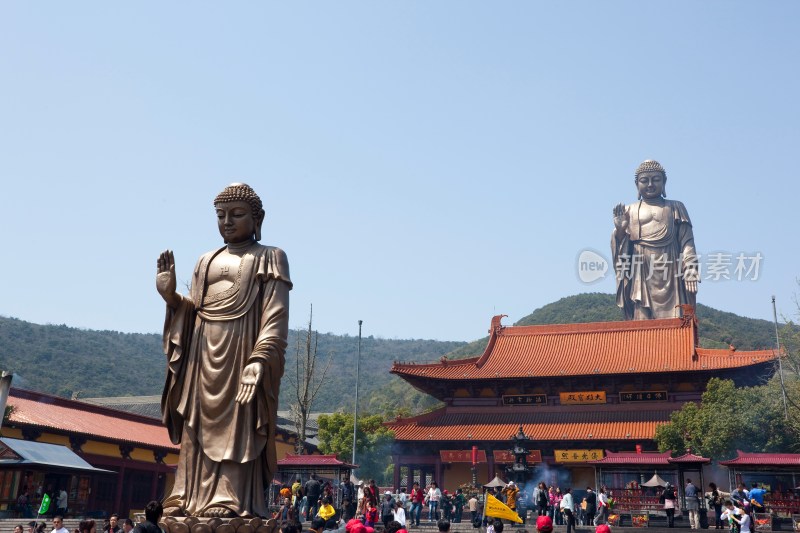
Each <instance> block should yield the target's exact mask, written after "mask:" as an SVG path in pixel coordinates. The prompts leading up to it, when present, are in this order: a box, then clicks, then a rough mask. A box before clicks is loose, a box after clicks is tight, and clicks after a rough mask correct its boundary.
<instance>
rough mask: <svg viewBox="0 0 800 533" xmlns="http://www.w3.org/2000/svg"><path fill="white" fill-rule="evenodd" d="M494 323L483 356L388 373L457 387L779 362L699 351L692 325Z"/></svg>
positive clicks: (755, 354)
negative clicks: (497, 381) (456, 383)
mask: <svg viewBox="0 0 800 533" xmlns="http://www.w3.org/2000/svg"><path fill="white" fill-rule="evenodd" d="M492 324H493V326H494V327H493V329H492V330H491V336H490V338H489V343H488V345H487V347H486V350H485V351H484V353H483V355H481V356H480V357H473V358H470V359H461V360H455V361H448V360H447V359H442V360H441V361H440V362H437V363H426V364H419V363H400V362H395V363H394V365H392V369H391V371H392V372H393V373H395V374H398V375H400V376H409V377H416V378H427V379H443V380H452V381H456V380H476V379H492V378H526V377H559V376H579V375H607V374H630V373H636V374H641V373H652V372H685V371H698V370H722V369H735V368H741V367H747V366H751V365H754V364H759V363H765V362H768V361H771V360H773V359H774V358H775V352H774V350H758V351H735V350H717V349H709V348H699V347H698V348H696V347H695V341H694V339H695V334H696V326H695V325H694V323H693V321H692V320H691V319H689V320H685V319H681V318H672V319H662V320H630V321H622V322H590V323H584V324H555V325H545V326H501V325H500V321H499V319H498V317H495V319H493V321H492Z"/></svg>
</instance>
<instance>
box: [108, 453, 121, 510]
mask: <svg viewBox="0 0 800 533" xmlns="http://www.w3.org/2000/svg"><path fill="white" fill-rule="evenodd" d="M124 487H125V462H124V461H123V463H122V464H121V465H120V466H119V474H117V491H116V494H115V495H114V509H112V510H111V512H110V513H109V514H111V513H119V512H120V505H122V489H123V488H124Z"/></svg>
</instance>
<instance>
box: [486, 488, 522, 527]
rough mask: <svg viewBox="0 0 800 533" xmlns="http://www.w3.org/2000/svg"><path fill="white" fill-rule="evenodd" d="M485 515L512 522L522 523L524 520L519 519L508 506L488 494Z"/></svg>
mask: <svg viewBox="0 0 800 533" xmlns="http://www.w3.org/2000/svg"><path fill="white" fill-rule="evenodd" d="M485 509H486V511H485V513H484V514H485V515H486V516H492V517H494V518H505V519H506V520H511V521H512V522H520V523H521V522H522V519H521V518H520V517H519V515H518V514H517V513H515V512H514V511H512V510H511V509H510V508H509V507H508V506H507V505H506V504H504V503H503V502H501V501H500V500H498V499H497V498H495V497H494V496H492V495H491V494H489V493H487V494H486V506H485Z"/></svg>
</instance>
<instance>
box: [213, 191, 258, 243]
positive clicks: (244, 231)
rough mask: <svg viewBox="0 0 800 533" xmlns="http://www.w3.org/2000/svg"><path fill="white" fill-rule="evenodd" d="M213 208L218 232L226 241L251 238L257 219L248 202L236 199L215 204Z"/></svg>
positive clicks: (243, 240) (231, 241)
mask: <svg viewBox="0 0 800 533" xmlns="http://www.w3.org/2000/svg"><path fill="white" fill-rule="evenodd" d="M215 208H216V210H217V226H218V227H219V234H220V235H222V238H223V239H225V242H226V243H233V244H236V243H240V242H246V241H249V240H251V239H252V238H253V235H254V234H255V232H256V223H257V221H256V219H255V217H254V216H253V208H252V207H251V206H250V204H249V203H247V202H245V201H241V200H237V201H235V202H225V203H220V204H217V205H216V206H215Z"/></svg>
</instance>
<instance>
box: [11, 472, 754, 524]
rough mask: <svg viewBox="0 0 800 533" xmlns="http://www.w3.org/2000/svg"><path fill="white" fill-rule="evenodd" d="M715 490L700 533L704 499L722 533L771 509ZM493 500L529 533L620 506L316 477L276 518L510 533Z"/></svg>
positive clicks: (694, 493)
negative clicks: (494, 512)
mask: <svg viewBox="0 0 800 533" xmlns="http://www.w3.org/2000/svg"><path fill="white" fill-rule="evenodd" d="M708 488H709V490H708V491H707V492H706V493H704V494H703V493H701V491H700V490H699V489H698V488H697V487H696V486H695V485H694V484H693V483H692V481H691V479H687V480H686V485H685V487H684V491H683V501H684V502H685V506H686V509H685V510H686V511H688V516H689V524H690V527H691V528H692V529H700V528H701V527H704V525H701V519H700V517H701V509H702V508H703V507H704V506H701V501H702V500H703V499H705V501H706V503H707V508H708V509H713V511H714V515H715V524H714V528H715V529H730V531H731V533H751V532H752V531H753V530H754V527H753V523H754V518H753V513H765V512H767V511H768V509H767V504H766V501H765V498H764V496H765V495H766V493H767V492H768V491H767V490H766V489H764V488H763V487H759V486H758V484H756V483H753V486H752V488H750V489H749V490H748V489H747V488H746V487H745V485H744V484H743V483H739V484H738V486H737V487H736V489H734V490H733V491H732V492H730V493H728V492H723V491H722V490H720V489H719V488H718V487H717V485H716V484H715V483H709V485H708ZM487 494H491V495H492V496H494V497H495V498H497V499H498V500H499V501H501V502H502V503H504V504H505V506H506V507H508V509H510V510H511V511H513V512H514V513H516V515H517V516H518V517H519V521H520V522H521V524H522V526H523V527H524V525H525V524H526V522H527V521H528V520H531V519H533V520H535V522H536V525H537V530H538V531H541V532H542V533H549V531H552V526H553V525H565V526H566V532H567V533H572V532H573V530H574V528H575V526H576V525H577V524H582V525H585V526H586V525H594V526H603V525H606V526H607V525H608V520H609V511H610V509H611V504H612V500H611V498H610V494H609V493H608V491H607V490H606V488H605V487H600V488H599V489H598V491H597V492H595V491H594V490H593V489H592V487H587V488H586V491H585V492H583V493H582V498H581V501H580V502H578V501H576V499H575V498H573V494H572V490H571V489H570V488H566V489H564V490H562V489H560V488H559V487H556V486H547V485H546V484H545V483H544V482H540V483H539V484H537V485H535V486H533V485H530V484H529V485H526V486H518V485H517V484H515V483H514V482H510V483H508V484H507V485H505V486H504V487H496V488H494V489H489V490H487V491H486V493H485V494H484V497H483V498H481V499H480V500H479V499H478V496H477V494H475V493H470V494H465V493H464V492H463V490H462V489H461V488H458V489H456V490H455V492H449V491H448V490H446V489H441V488H439V486H438V484H437V483H436V482H431V483H429V484H428V485H427V486H425V487H422V486H420V484H419V483H416V482H415V483H414V484H413V486H412V488H411V490H410V491H409V492H407V491H406V489H405V488H401V489H400V490H399V491H398V492H392V491H388V490H384V491H383V492H382V491H381V489H379V487H378V486H377V485H376V483H375V480H372V479H371V480H369V481H368V482H366V483H364V482H359V483H358V484H354V483H353V482H352V481H346V482H344V483H341V484H340V485H338V486H337V487H334V486H333V485H332V484H331V482H329V481H320V480H318V479H317V476H316V475H315V474H312V475H311V477H310V479H309V480H308V481H307V482H306V483H301V480H300V478H299V477H298V478H297V479H296V480H295V482H294V483H293V484H292V485H291V486H289V485H286V486H283V487H282V488H281V490H280V506H279V508H278V510H277V512H276V513H275V515H274V518H276V519H277V520H278V521H279V523H280V524H281V531H282V533H300V532H301V531H302V530H303V527H302V524H303V522H311V527H310V528H309V529H311V530H315V532H316V533H322V532H323V531H327V532H337V533H374V530H375V528H376V527H378V528H380V529H382V530H384V531H386V532H387V533H398V532H400V533H407V531H408V529H411V528H414V527H419V526H420V523H421V522H422V521H428V522H431V523H434V522H435V523H436V524H437V525H438V526H439V529H440V531H442V529H441V528H442V527H444V525H445V524H446V526H447V529H446V530H444V531H447V530H449V524H451V523H459V522H461V521H462V517H463V516H464V514H465V511H468V512H469V517H470V520H471V521H472V523H473V525H474V526H475V527H479V526H484V527H485V529H486V533H502V531H503V527H504V526H503V522H502V521H501V520H498V519H495V518H490V517H485V516H483V513H482V505H483V502H484V501H485V498H486V495H487ZM658 499H659V502H660V504H661V505H662V508H663V510H664V511H665V514H666V517H667V525H668V527H674V517H675V512H676V511H678V510H679V501H680V500H679V497H678V493H677V490H676V488H675V487H674V486H673V485H671V484H670V483H667V484H666V486H665V487H664V489H663V490H662V491H660V493H659V495H658ZM161 513H162V509H161V504H160V503H158V502H150V503H149V504H148V505H147V507H146V508H145V516H144V517H143V520H142V521H141V522H140V523H139V524H134V522H133V521H132V520H131V519H129V518H126V519H122V520H121V519H120V518H119V517H118V516H117V515H116V514H112V515H111V516H110V517H109V518H108V519H107V520H105V522H104V523H103V524H102V525H101V526H100V528H99V529H100V531H101V532H102V533H160V532H159V530H158V529H157V526H156V529H153V524H157V522H158V519H160V516H161ZM508 522H509V526H510V527H516V526H517V521H516V520H508ZM548 525H549V527H550V529H549V530H548V529H547V528H548ZM540 526H543V527H544V529H542V527H540ZM604 531H605V530H604ZM14 533H70V532H69V531H68V530H67V529H66V528H65V527H64V519H63V517H62V516H61V515H56V516H54V517H53V519H52V529H50V528H48V527H47V523H46V522H43V521H42V522H37V521H31V522H29V523H28V526H27V529H26V528H25V527H24V526H23V525H18V526H16V527H15V528H14ZM73 533H98V525H97V524H96V523H95V521H94V520H88V519H87V520H82V521H81V522H80V525H79V527H78V528H77V529H75V530H74V532H73ZM520 533H521V532H520Z"/></svg>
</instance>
